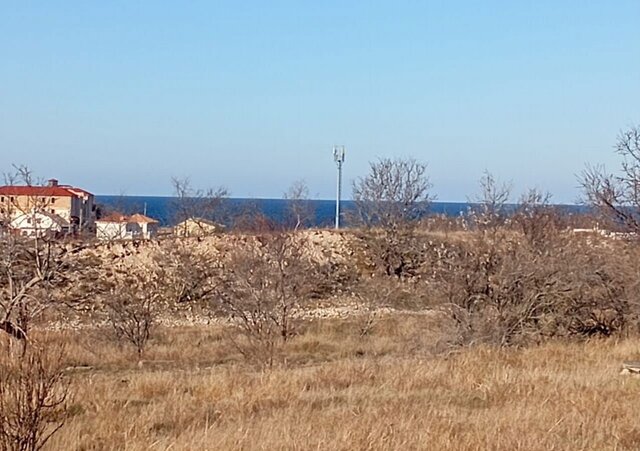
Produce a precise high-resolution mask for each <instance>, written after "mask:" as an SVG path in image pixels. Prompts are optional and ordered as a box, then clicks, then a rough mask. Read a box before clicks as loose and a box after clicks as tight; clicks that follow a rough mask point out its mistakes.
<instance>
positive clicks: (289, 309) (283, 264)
mask: <svg viewBox="0 0 640 451" xmlns="http://www.w3.org/2000/svg"><path fill="white" fill-rule="evenodd" d="M305 244H306V240H305V239H304V238H303V237H301V236H299V235H297V234H293V235H288V234H282V233H271V234H263V235H258V236H256V237H255V240H249V241H248V242H245V243H237V244H235V245H234V246H233V248H232V249H231V250H230V254H229V256H228V258H227V259H226V261H225V271H224V274H225V278H224V280H223V282H222V284H221V285H220V286H219V288H218V295H219V299H220V301H219V302H220V303H221V304H220V305H219V307H220V308H221V309H222V311H223V312H224V313H226V314H227V315H229V316H231V318H232V319H233V321H234V322H235V324H236V325H237V327H238V330H239V331H240V333H241V335H242V337H243V339H244V341H243V342H238V341H235V344H236V346H237V348H238V350H239V351H240V352H241V353H242V354H244V355H245V356H247V357H248V358H251V359H255V360H259V361H260V362H261V363H263V364H265V365H267V366H272V365H273V364H274V363H275V360H276V358H277V354H278V352H279V350H280V349H281V347H282V345H284V343H285V342H286V341H287V340H289V338H291V336H292V335H293V334H294V332H295V321H294V319H295V314H296V313H297V312H298V311H299V308H300V306H301V305H303V304H304V303H305V302H306V301H307V300H308V299H309V296H310V294H311V293H312V292H313V287H314V275H315V273H316V267H315V266H314V264H313V263H312V262H311V261H310V260H309V258H308V257H306V256H305V253H304V248H305Z"/></svg>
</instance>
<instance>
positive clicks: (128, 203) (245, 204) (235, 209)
mask: <svg viewBox="0 0 640 451" xmlns="http://www.w3.org/2000/svg"><path fill="white" fill-rule="evenodd" d="M172 201H173V198H172V197H151V196H96V202H97V203H98V205H102V206H106V207H107V208H108V209H111V210H116V211H120V212H123V213H127V214H132V213H143V212H144V211H145V209H146V213H147V216H150V217H152V218H155V219H158V220H159V221H160V223H161V224H162V225H172V222H173V216H174V214H173V205H172V203H173V202H172ZM288 202H290V201H288V200H286V199H225V204H226V205H225V209H226V210H227V211H229V212H231V213H232V214H233V213H241V212H243V211H249V210H254V211H255V210H257V211H259V212H261V213H262V214H264V215H265V216H267V217H268V218H269V219H271V220H272V221H275V222H282V221H283V219H284V218H285V217H286V212H287V205H288ZM309 202H310V204H311V206H312V207H313V209H314V210H315V223H314V225H315V226H316V227H324V226H331V225H332V224H333V223H334V221H335V211H336V210H335V209H336V202H335V200H310V201H309ZM353 207H354V203H353V201H349V200H343V201H342V202H341V209H342V212H343V213H345V212H347V211H349V210H350V209H353ZM468 207H469V204H467V203H464V202H434V203H433V204H432V205H431V208H430V212H431V213H435V214H445V215H447V216H458V215H460V214H464V213H465V212H467V210H468Z"/></svg>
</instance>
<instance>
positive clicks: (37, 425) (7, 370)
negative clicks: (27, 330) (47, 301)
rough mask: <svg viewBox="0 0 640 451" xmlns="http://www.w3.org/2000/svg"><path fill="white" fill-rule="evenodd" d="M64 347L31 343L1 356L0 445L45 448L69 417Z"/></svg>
mask: <svg viewBox="0 0 640 451" xmlns="http://www.w3.org/2000/svg"><path fill="white" fill-rule="evenodd" d="M63 356H64V353H63V349H62V348H60V347H53V348H49V349H48V348H47V347H40V346H37V345H35V346H31V347H30V348H29V349H28V350H27V351H26V353H25V354H22V353H20V354H18V353H17V352H13V351H9V352H6V353H2V354H1V355H0V448H1V449H3V450H16V451H35V450H39V449H42V448H43V447H44V446H45V444H46V443H47V442H48V441H49V439H50V438H51V437H52V436H53V435H54V434H55V433H56V432H58V431H59V430H60V428H62V426H63V425H64V424H65V422H66V420H67V417H68V415H67V413H68V406H69V400H70V391H69V382H68V380H67V379H66V377H65V375H64V371H63V366H62V364H63Z"/></svg>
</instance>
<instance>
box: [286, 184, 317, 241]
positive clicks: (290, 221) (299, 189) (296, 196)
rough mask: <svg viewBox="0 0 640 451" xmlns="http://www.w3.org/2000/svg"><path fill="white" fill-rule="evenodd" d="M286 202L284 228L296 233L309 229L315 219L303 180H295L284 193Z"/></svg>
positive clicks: (307, 189) (307, 188)
mask: <svg viewBox="0 0 640 451" xmlns="http://www.w3.org/2000/svg"><path fill="white" fill-rule="evenodd" d="M284 199H285V200H287V211H286V216H285V226H286V228H288V229H292V230H294V231H297V230H298V229H300V228H306V227H310V226H311V225H312V224H313V222H314V219H315V211H314V209H313V205H312V204H311V202H310V201H309V187H308V186H307V183H306V182H305V181H304V180H296V181H295V182H293V184H292V185H291V186H290V187H289V189H288V190H287V192H286V193H284Z"/></svg>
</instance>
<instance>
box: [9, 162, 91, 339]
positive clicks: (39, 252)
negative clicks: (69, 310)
mask: <svg viewBox="0 0 640 451" xmlns="http://www.w3.org/2000/svg"><path fill="white" fill-rule="evenodd" d="M17 174H18V175H17V176H13V177H9V180H10V181H11V182H12V183H13V182H16V181H18V180H22V183H26V184H29V183H32V181H33V176H32V175H31V172H30V171H29V170H28V169H27V168H24V167H20V168H18V173H17ZM8 201H9V204H6V203H5V204H4V205H5V206H6V205H10V206H11V207H9V208H4V209H3V210H4V211H3V213H2V214H3V217H4V218H5V219H4V220H3V221H2V222H3V223H5V224H7V223H10V222H11V218H12V215H15V214H16V211H15V210H14V211H11V210H10V208H15V209H28V211H37V209H38V206H37V202H40V201H41V200H40V199H33V200H30V199H27V200H26V201H25V200H24V199H23V200H22V203H21V202H18V201H17V200H15V199H14V200H13V201H12V200H11V199H8ZM20 211H21V210H20ZM17 214H20V212H17ZM33 227H34V230H35V233H34V234H32V235H30V236H29V237H23V236H20V235H17V234H16V233H14V232H13V231H7V232H5V233H3V234H2V235H1V236H0V329H1V330H4V331H5V332H6V333H8V334H9V335H11V336H12V337H14V338H18V339H26V338H27V335H28V331H29V326H30V325H31V323H32V322H33V321H34V320H36V319H37V318H39V317H40V316H42V314H43V313H44V312H46V311H49V310H52V309H55V308H63V307H70V306H75V305H77V304H80V303H82V302H83V301H84V300H86V299H88V298H89V297H90V296H91V295H92V294H93V293H94V292H95V290H96V289H97V288H98V286H99V284H95V283H88V282H89V281H90V280H91V279H92V277H91V274H92V273H93V271H94V268H95V265H94V263H95V262H93V261H92V260H91V258H90V257H88V256H81V255H80V252H79V251H80V250H81V247H80V246H76V245H73V244H68V243H64V242H61V241H60V240H57V239H56V238H55V237H53V236H51V235H50V234H47V233H44V232H46V231H42V230H40V229H39V226H38V223H37V221H35V220H34V221H33ZM41 232H42V233H41Z"/></svg>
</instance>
